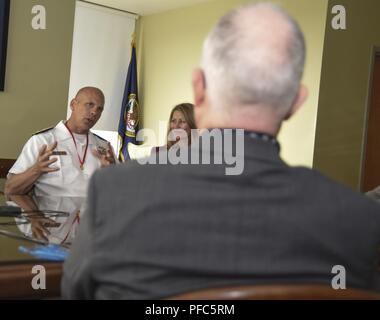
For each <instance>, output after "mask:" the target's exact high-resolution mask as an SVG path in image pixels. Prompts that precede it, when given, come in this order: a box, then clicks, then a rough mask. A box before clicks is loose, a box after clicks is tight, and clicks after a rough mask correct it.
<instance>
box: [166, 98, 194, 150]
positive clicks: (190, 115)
mask: <svg viewBox="0 0 380 320" xmlns="http://www.w3.org/2000/svg"><path fill="white" fill-rule="evenodd" d="M176 111H179V112H182V114H183V116H184V117H185V120H186V122H187V124H188V126H189V128H190V129H196V128H197V126H196V125H195V120H194V105H193V104H192V103H180V104H177V105H176V106H175V107H174V108H173V110H172V111H171V113H170V117H169V124H168V131H167V134H166V146H167V148H168V149H169V148H170V147H171V146H172V145H173V144H175V141H169V139H168V137H169V132H170V122H171V120H172V117H173V114H174V112H176ZM188 139H189V144H190V143H191V135H190V136H189V137H188Z"/></svg>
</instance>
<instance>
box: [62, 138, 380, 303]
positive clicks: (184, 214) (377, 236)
mask: <svg viewBox="0 0 380 320" xmlns="http://www.w3.org/2000/svg"><path fill="white" fill-rule="evenodd" d="M244 158H245V169H244V172H243V174H242V175H239V176H226V175H225V170H224V169H225V168H224V165H177V166H174V165H145V166H143V165H139V164H138V163H136V162H131V163H127V164H124V165H119V166H116V167H113V168H107V169H104V170H101V171H99V172H97V173H96V174H95V175H94V176H93V178H92V180H91V183H90V187H89V201H88V211H87V212H86V215H85V217H84V218H83V220H82V221H81V226H80V229H79V232H78V233H79V235H78V238H77V239H76V242H75V243H74V246H73V248H72V252H71V255H70V257H69V259H68V261H66V263H65V265H64V276H63V282H62V293H63V297H64V298H74V299H77V298H96V299H151V298H163V297H168V296H171V295H175V294H179V293H183V292H188V291H191V290H197V289H202V288H211V287H218V286H225V285H240V284H270V283H327V284H330V283H331V280H332V278H333V276H335V274H332V273H331V271H332V268H333V266H335V265H342V266H344V267H345V269H346V272H347V273H346V276H347V286H348V287H357V288H366V289H375V286H376V281H377V279H378V278H377V277H378V274H377V273H376V271H375V270H376V267H377V265H378V257H377V249H378V247H379V245H380V206H379V205H378V204H377V203H375V202H374V201H372V200H370V199H367V198H365V197H364V196H362V195H360V194H358V193H356V192H354V191H352V190H351V189H349V188H346V187H344V186H341V185H339V184H337V183H335V182H333V181H331V180H329V179H328V178H326V177H324V176H323V175H321V174H320V173H318V172H316V171H313V170H309V169H306V168H301V167H298V168H293V167H289V166H288V165H286V164H285V163H284V162H283V161H282V160H281V159H280V157H279V154H278V150H277V149H276V147H275V146H274V145H272V144H270V143H268V142H264V141H261V140H253V139H248V138H247V141H246V143H245V156H244Z"/></svg>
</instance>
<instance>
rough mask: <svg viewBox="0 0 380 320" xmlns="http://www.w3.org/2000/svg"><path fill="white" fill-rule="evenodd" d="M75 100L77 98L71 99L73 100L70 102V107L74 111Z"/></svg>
mask: <svg viewBox="0 0 380 320" xmlns="http://www.w3.org/2000/svg"><path fill="white" fill-rule="evenodd" d="M75 102H76V100H75V99H73V100H71V102H70V109H71V111H74V104H75Z"/></svg>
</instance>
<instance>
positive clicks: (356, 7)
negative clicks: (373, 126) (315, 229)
mask: <svg viewBox="0 0 380 320" xmlns="http://www.w3.org/2000/svg"><path fill="white" fill-rule="evenodd" d="M336 4H339V5H344V6H345V8H346V12H347V30H344V31H342V30H339V31H337V30H333V29H332V28H331V26H330V23H329V24H328V28H327V30H326V40H325V52H324V57H323V68H322V76H321V92H320V106H319V113H318V126H317V130H316V147H315V159H314V166H315V167H316V168H317V169H319V170H320V171H322V172H323V173H325V174H326V175H328V176H330V177H331V178H333V179H335V180H338V181H340V182H342V183H344V184H346V185H348V186H351V187H353V188H356V189H358V190H359V189H360V178H361V177H360V172H361V160H362V151H363V147H364V143H365V141H364V136H365V123H366V111H367V109H366V108H367V102H368V100H367V96H368V93H369V82H370V76H371V73H372V69H371V67H372V66H371V60H372V53H373V52H372V50H373V47H374V46H377V47H380V31H379V30H380V20H379V12H380V1H378V0H362V1H357V0H339V1H338V0H333V1H332V0H330V1H329V12H331V8H332V7H333V6H334V5H336ZM330 17H332V15H331V14H330Z"/></svg>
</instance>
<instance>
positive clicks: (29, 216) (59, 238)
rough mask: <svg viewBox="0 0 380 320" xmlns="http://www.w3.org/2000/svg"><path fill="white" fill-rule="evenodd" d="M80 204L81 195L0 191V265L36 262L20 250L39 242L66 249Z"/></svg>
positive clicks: (79, 214)
mask: <svg viewBox="0 0 380 320" xmlns="http://www.w3.org/2000/svg"><path fill="white" fill-rule="evenodd" d="M0 187H1V186H0ZM2 189H3V188H0V190H2ZM84 205H85V198H82V197H50V196H49V197H35V196H11V197H9V198H5V196H4V195H3V194H0V264H9V263H19V262H29V261H36V260H37V259H36V258H34V257H33V256H32V255H30V254H27V253H23V252H21V251H23V250H25V249H27V250H28V249H33V248H35V247H36V246H39V245H47V244H55V245H57V246H59V247H62V248H66V249H67V248H70V245H71V243H72V241H73V239H74V238H75V236H76V233H77V228H78V226H79V223H80V219H81V216H82V213H83V211H84Z"/></svg>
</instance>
